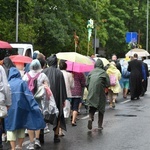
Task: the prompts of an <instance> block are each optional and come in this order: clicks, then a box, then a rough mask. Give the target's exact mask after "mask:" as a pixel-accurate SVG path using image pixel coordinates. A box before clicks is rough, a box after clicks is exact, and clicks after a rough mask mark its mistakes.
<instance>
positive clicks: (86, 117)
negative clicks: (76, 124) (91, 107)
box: [80, 112, 98, 119]
mask: <svg viewBox="0 0 150 150" xmlns="http://www.w3.org/2000/svg"><path fill="white" fill-rule="evenodd" d="M96 114H98V112H96V113H95V115H96ZM88 118H89V115H87V116H85V117H82V118H80V119H88Z"/></svg>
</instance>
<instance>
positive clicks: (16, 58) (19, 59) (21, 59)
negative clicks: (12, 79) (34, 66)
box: [9, 55, 32, 63]
mask: <svg viewBox="0 0 150 150" xmlns="http://www.w3.org/2000/svg"><path fill="white" fill-rule="evenodd" d="M9 58H10V59H11V61H12V62H14V63H31V61H32V58H30V57H28V56H23V55H11V56H9Z"/></svg>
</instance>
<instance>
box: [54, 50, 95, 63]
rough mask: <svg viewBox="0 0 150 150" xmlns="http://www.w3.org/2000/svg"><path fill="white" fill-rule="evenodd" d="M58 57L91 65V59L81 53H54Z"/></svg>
mask: <svg viewBox="0 0 150 150" xmlns="http://www.w3.org/2000/svg"><path fill="white" fill-rule="evenodd" d="M56 56H57V58H58V59H63V60H68V61H71V62H76V63H81V64H86V65H92V64H93V61H92V60H91V59H90V58H89V57H87V56H84V55H81V54H79V53H76V52H59V53H57V54H56Z"/></svg>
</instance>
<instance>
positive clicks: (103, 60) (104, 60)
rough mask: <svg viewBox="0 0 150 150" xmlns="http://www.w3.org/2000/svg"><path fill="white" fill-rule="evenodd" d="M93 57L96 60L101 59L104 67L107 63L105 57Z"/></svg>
mask: <svg viewBox="0 0 150 150" xmlns="http://www.w3.org/2000/svg"><path fill="white" fill-rule="evenodd" d="M93 59H94V60H95V61H96V60H97V59H101V60H102V62H103V65H104V67H105V66H106V65H108V64H109V61H108V60H107V59H106V58H103V57H95V58H93Z"/></svg>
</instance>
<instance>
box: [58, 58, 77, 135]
mask: <svg viewBox="0 0 150 150" xmlns="http://www.w3.org/2000/svg"><path fill="white" fill-rule="evenodd" d="M59 69H60V70H61V72H62V73H63V76H64V79H65V84H66V92H67V99H66V100H65V107H64V117H65V118H69V115H70V102H71V99H72V94H71V89H72V88H73V87H74V78H73V75H72V73H70V72H67V71H66V69H67V64H66V62H65V61H64V60H60V62H59ZM64 135H65V134H64V133H63V131H62V129H61V128H60V129H59V136H64Z"/></svg>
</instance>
